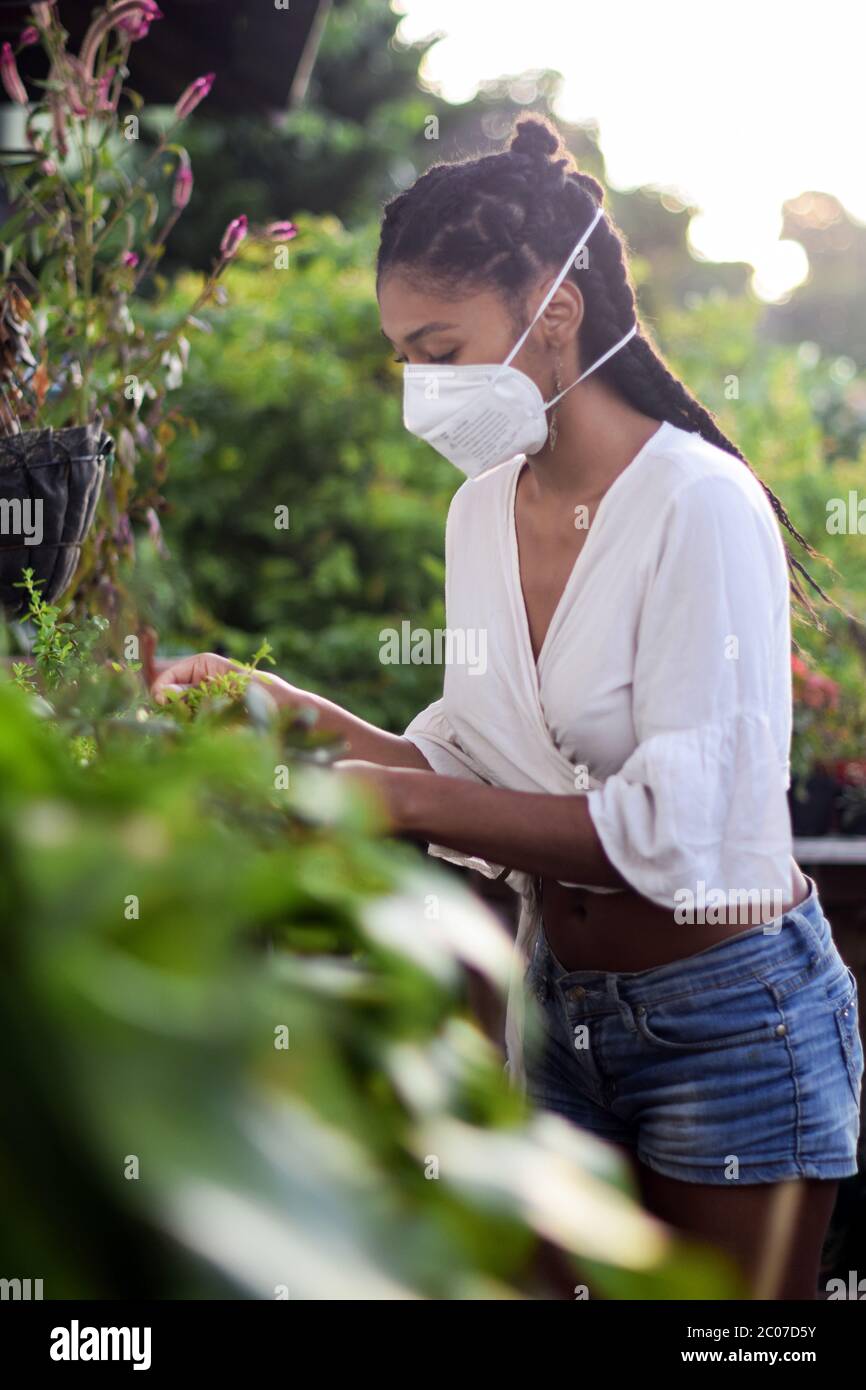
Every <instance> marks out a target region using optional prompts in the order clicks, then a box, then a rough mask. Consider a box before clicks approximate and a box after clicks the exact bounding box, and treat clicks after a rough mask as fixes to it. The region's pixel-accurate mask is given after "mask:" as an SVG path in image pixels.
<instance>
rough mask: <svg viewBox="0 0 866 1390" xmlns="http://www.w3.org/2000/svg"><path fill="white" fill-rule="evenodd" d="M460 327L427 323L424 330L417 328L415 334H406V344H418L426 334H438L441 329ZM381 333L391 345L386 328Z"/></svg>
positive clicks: (452, 324)
mask: <svg viewBox="0 0 866 1390" xmlns="http://www.w3.org/2000/svg"><path fill="white" fill-rule="evenodd" d="M458 327H459V324H456V323H425V324H424V327H423V328H416V329H415V330H414V332H412V333H407V334H406V342H407V343H417V341H418V339H419V338H423V337H424V335H425V333H438V332H439V331H440V330H441V329H443V328H458ZM379 332H380V333H381V334H382V337H383V338H384V339H385V342H386V343H390V342H391V339H390V338H389V337H388V334H387V333H386V332H385V330H384V328H380V330H379ZM391 346H392V347H393V346H394V344H393V343H391Z"/></svg>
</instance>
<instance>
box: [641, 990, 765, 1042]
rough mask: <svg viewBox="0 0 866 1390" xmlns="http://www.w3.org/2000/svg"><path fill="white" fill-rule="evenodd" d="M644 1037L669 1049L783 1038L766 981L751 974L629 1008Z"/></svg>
mask: <svg viewBox="0 0 866 1390" xmlns="http://www.w3.org/2000/svg"><path fill="white" fill-rule="evenodd" d="M633 1014H634V1020H635V1024H636V1027H637V1030H638V1032H639V1033H640V1035H641V1037H642V1038H644V1040H645V1041H646V1042H647V1043H650V1044H651V1045H652V1046H654V1047H656V1048H659V1049H660V1050H666V1051H670V1052H712V1051H716V1050H718V1049H721V1048H728V1047H742V1046H745V1045H747V1044H754V1043H761V1042H771V1041H773V1040H774V1039H779V1038H783V1037H784V1036H785V1033H786V1028H785V1024H784V1022H783V1021H782V1015H781V1013H780V1011H779V1007H778V1005H777V1003H776V1001H775V999H774V998H773V995H772V993H771V992H770V990H769V989H768V988H767V986H766V985H763V984H761V982H760V981H759V980H757V979H755V980H751V981H749V980H744V981H738V982H737V984H736V985H729V986H726V987H725V988H718V989H713V988H710V989H706V990H697V991H696V992H695V993H693V994H686V995H680V996H679V997H677V998H673V999H667V1000H660V1001H659V1002H658V1003H653V1004H649V1005H644V1004H638V1005H636V1006H635V1007H634V1008H633Z"/></svg>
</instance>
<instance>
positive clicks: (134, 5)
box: [81, 0, 163, 76]
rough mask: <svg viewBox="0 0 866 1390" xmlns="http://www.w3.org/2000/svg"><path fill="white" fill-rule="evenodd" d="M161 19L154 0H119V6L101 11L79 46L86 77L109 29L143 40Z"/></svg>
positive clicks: (91, 71)
mask: <svg viewBox="0 0 866 1390" xmlns="http://www.w3.org/2000/svg"><path fill="white" fill-rule="evenodd" d="M162 18H163V13H162V10H161V9H160V8H159V6H158V5H157V4H156V0H120V4H118V5H113V6H112V7H111V9H109V10H103V12H102V14H100V15H98V16H97V18H96V19H95V20H94V21H93V23H92V24H91V26H90V28H89V29H88V30H87V33H86V34H85V35H84V41H83V42H82V45H81V62H82V64H83V66H84V68H85V69H86V71H87V73H88V75H90V76H92V75H93V64H94V61H95V59H96V54H97V50H98V49H99V45H100V43H101V42H102V38H103V35H105V34H107V33H108V31H109V29H123V30H124V32H125V33H127V34H129V36H130V38H132V39H143V38H144V37H145V35H146V34H147V31H148V29H149V28H150V26H151V24H152V23H153V22H154V20H157V19H162Z"/></svg>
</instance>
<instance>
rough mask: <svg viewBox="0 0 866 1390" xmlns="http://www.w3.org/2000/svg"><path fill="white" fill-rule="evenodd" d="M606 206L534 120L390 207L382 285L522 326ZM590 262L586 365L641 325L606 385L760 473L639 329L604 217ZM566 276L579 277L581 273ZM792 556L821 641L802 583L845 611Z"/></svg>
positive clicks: (548, 130) (381, 257)
mask: <svg viewBox="0 0 866 1390" xmlns="http://www.w3.org/2000/svg"><path fill="white" fill-rule="evenodd" d="M603 199H604V190H603V189H602V186H601V184H600V183H599V182H598V181H597V180H596V179H594V178H593V177H592V175H591V174H586V173H582V172H581V171H580V170H579V169H578V168H577V166H576V164H575V161H574V158H573V156H572V155H571V154H570V153H569V151H568V150H567V149H566V148H565V147H564V145H563V143H562V140H561V138H560V135H559V133H558V132H557V130H556V129H555V127H554V126H553V125H552V124H551V123H550V121H548V120H547V119H546V118H545V117H542V116H538V115H534V116H526V117H523V118H521V119H520V120H519V121H518V122H517V125H516V129H515V131H514V132H513V133H512V136H511V140H510V144H509V146H508V149H506V150H503V151H501V152H500V153H499V154H490V155H484V156H482V157H480V158H477V159H467V160H463V161H460V162H457V163H452V164H444V163H443V164H434V165H433V166H432V167H431V168H430V169H428V170H427V172H426V173H425V174H422V176H421V177H420V178H419V179H417V180H416V182H415V183H414V184H413V185H412V187H411V188H409V189H407V190H406V191H405V192H403V193H400V194H398V195H397V196H396V197H394V198H392V199H391V200H390V202H388V203H387V205H386V207H385V210H384V217H383V221H382V230H381V238H380V243H379V253H378V258H377V263H376V282H377V285H378V284H380V283H381V281H382V279H383V277H384V276H385V274H386V273H387V272H389V271H390V270H391V269H393V268H394V267H395V266H398V265H403V266H407V267H411V269H412V273H413V276H414V278H415V279H416V282H417V283H419V284H421V285H424V286H426V287H429V288H430V289H431V290H435V292H437V293H438V294H440V295H445V296H446V297H447V296H449V295H453V296H459V295H460V293H462V292H464V291H465V288H466V286H467V285H478V286H491V287H492V288H494V289H496V290H498V291H499V292H500V293H501V294H502V295H503V296H504V298H505V300H506V303H507V304H508V306H509V308H510V310H511V313H512V315H513V317H514V318H515V321H516V320H517V318H518V315H519V314H520V312H521V310H520V307H519V306H520V305H521V301H522V296H523V294H524V292H525V289H526V287H527V285H528V284H530V283H531V282H532V281H533V280H534V279H536V278H537V277H538V276H539V274H540V273H541V271H542V270H544V269H546V268H548V267H552V266H559V265H561V264H562V263H563V262H564V261H565V260H566V258H567V257H568V255H569V252H570V251H571V250H572V249H573V246H574V229H575V227H577V226H583V225H586V224H587V223H588V222H589V221H590V220H591V218H592V217H593V216H594V215H595V213H596V211H597V209H598V208H599V207H600V206H601V204H602V201H603ZM586 259H587V261H588V264H587V265H585V266H582V267H581V269H580V281H579V283H580V289H581V291H582V293H583V298H584V302H585V305H586V313H585V314H584V317H583V321H582V323H581V326H580V330H579V336H578V341H579V347H580V353H581V360H582V361H583V362H592V361H595V360H596V358H598V357H601V356H602V354H603V353H604V352H606V351H607V349H608V348H609V347H612V346H613V344H614V343H615V342H617V341H618V340H619V339H620V338H621V337H622V336H623V334H625V333H627V332H628V330H629V328H631V327H632V325H633V324H635V323H637V325H638V329H637V332H636V334H635V335H634V337H633V338H632V339H631V340H630V341H629V342H628V343H627V344H626V346H625V347H624V348H623V349H622V350H621V351H620V352H618V353H615V354H614V356H613V357H611V358H610V359H609V360H608V361H607V362H606V363H605V364H604V365H603V366H602V367H600V368H599V369H598V371H599V376H600V377H602V378H603V379H604V380H606V381H607V383H608V384H609V385H611V386H612V387H614V388H615V389H616V390H617V391H618V392H619V393H620V394H621V395H622V396H623V397H624V398H625V399H626V400H627V401H628V402H629V403H630V404H631V405H633V406H634V407H635V408H636V409H637V410H640V411H641V412H642V413H643V414H645V415H649V416H650V417H651V418H652V419H655V420H667V421H668V422H669V423H670V424H672V425H676V426H678V427H679V428H680V429H684V430H687V431H689V432H691V433H698V434H700V435H701V437H702V438H703V439H706V440H707V441H708V442H709V443H710V444H715V445H717V446H718V447H719V448H720V449H724V450H725V452H726V453H729V454H733V456H734V457H735V458H738V459H740V460H741V462H742V463H744V464H745V466H746V467H747V468H749V470H750V471H751V472H754V470H753V469H752V468H751V465H750V464H749V462H748V460H747V459H746V458H744V456H743V455H742V454H741V453H740V451H739V449H738V448H737V447H736V445H735V444H733V443H732V442H731V440H730V439H728V438H727V436H726V435H725V434H724V433H723V432H722V430H721V429H720V428H719V425H718V423H717V422H716V420H715V418H714V416H713V415H712V414H711V413H710V411H709V410H707V409H705V407H704V406H702V405H701V404H700V402H699V401H697V400H696V399H695V397H694V396H693V395H692V394H691V392H690V391H689V390H688V389H687V388H686V387H685V386H684V385H683V383H682V382H681V381H680V380H679V378H678V377H676V376H675V375H674V373H673V372H672V371H671V370H670V368H669V367H668V365H667V364H666V362H665V361H664V358H663V357H662V355H661V353H660V352H659V351H658V349H657V348H656V347H655V345H654V344H653V342H652V340H651V338H650V335H649V333H648V332H647V330H646V327H645V326H644V325H643V324H642V323H641V322H640V317H639V315H638V312H637V304H636V299H635V291H634V286H633V284H632V280H631V276H630V273H629V268H628V263H627V260H626V248H625V244H624V241H623V238H622V236H621V234H620V233H619V232H618V231H617V230H616V228H615V227H614V225H613V223H612V222H611V220H610V218H609V217H603V218H602V219H601V221H600V222H599V223H598V225H597V227H596V229H595V231H594V232H593V236H592V253H591V255H590V256H589V257H588V258H586ZM569 273H570V275H572V277H574V274H575V270H574V267H572V269H571V271H570V272H569ZM755 476H756V477H757V475H755ZM758 481H759V482H760V483H761V486H762V487H763V489H764V491H765V493H766V494H767V497H768V498H769V501H770V504H771V506H772V508H773V511H774V513H775V515H776V517H777V519H778V521H779V522H780V524H781V525H782V526H784V527H785V529H786V530H787V532H788V533H789V535H790V536H791V537H793V539H794V540H796V541H797V542H798V543H799V544H800V545H801V546H802V547H803V548H804V549H805V551H806V552H807V553H808V554H809V555H810V556H812V557H813V558H815V557H817V558H818V559H821V560H823V561H825V562H826V563H827V564H828V565H829V566H830V568H831V569H832V568H833V566H832V562H831V561H829V560H828V559H827V557H826V556H825V555H823V554H822V553H821V552H820V551H817V550H815V549H813V547H812V546H811V545H810V544H809V542H808V541H807V540H806V538H805V537H804V536H802V535H801V534H800V532H799V531H798V530H797V528H796V527H795V526H794V524H793V523H792V521H791V519H790V517H789V516H788V513H787V512H786V510H785V508H784V507H783V505H782V503H781V502H780V501H779V499H778V497H776V495H775V493H773V492H772V491H771V489H770V488H769V487H768V486H767V484H766V483H764V482H763V481H762V480H761V479H760V478H758ZM785 552H786V555H787V560H788V569H789V573H790V582H791V591H792V593H793V595H794V597H795V599H796V601H797V602H799V603H800V604H801V605H802V606H803V608H804V609H805V610H806V611H807V613H808V615H809V618H810V619H811V620H812V621H813V622H814V623H815V625H816V626H817V627H818V628H819V629H820V630H822V631H826V629H825V628H824V625H823V623H822V622H821V621H820V619H819V617H818V615H817V614H816V612H815V609H814V607H813V606H812V604H811V602H810V601H809V599H808V597H807V596H806V594H805V592H804V590H803V587H802V585H801V583H800V578H801V576H802V577H803V578H805V579H806V580H807V581H808V583H809V584H810V585H811V587H812V589H813V590H815V591H816V592H817V593H818V594H820V596H821V598H823V599H825V600H826V601H827V602H828V603H830V604H832V606H833V607H834V608H838V607H839V605H838V604H836V603H835V601H834V600H833V599H832V598H830V596H829V595H828V594H826V593H825V592H824V590H823V589H822V587H821V586H820V584H818V583H817V582H816V581H815V580H814V579H813V578H812V576H811V575H810V574H809V572H808V570H807V569H806V568H805V567H804V565H803V564H802V563H801V561H800V560H799V559H798V558H797V557H796V556H795V555H793V554H792V553H791V549H790V547H789V546H788V544H787V543H786V544H785ZM841 611H843V612H844V611H845V610H841ZM846 616H848V617H850V616H851V615H850V614H846Z"/></svg>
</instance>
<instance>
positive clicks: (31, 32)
mask: <svg viewBox="0 0 866 1390" xmlns="http://www.w3.org/2000/svg"><path fill="white" fill-rule="evenodd" d="M18 42H19V44H20V45H21V47H22V48H29V46H30V44H31V43H38V42H39V30H38V29H37V28H36V25H35V24H28V25H27V28H26V29H22V30H21V33H20V35H19V37H18Z"/></svg>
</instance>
